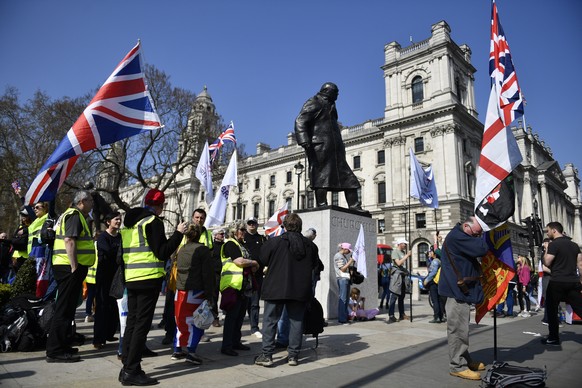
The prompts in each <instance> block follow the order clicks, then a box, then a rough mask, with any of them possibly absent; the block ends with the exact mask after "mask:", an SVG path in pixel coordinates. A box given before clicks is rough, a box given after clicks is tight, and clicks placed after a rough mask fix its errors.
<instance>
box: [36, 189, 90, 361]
mask: <svg viewBox="0 0 582 388" xmlns="http://www.w3.org/2000/svg"><path fill="white" fill-rule="evenodd" d="M92 208H93V199H92V198H91V194H90V193H89V192H88V191H85V190H81V191H78V192H76V193H75V196H74V197H73V204H72V207H70V208H69V209H67V210H66V211H65V212H64V213H63V214H62V215H61V217H60V218H59V220H58V221H57V224H56V226H55V230H56V238H55V245H54V250H53V259H52V261H53V275H54V278H55V280H56V282H57V291H58V296H57V301H56V304H55V313H54V317H53V319H52V322H51V327H50V329H49V334H48V339H47V343H46V361H47V362H77V361H80V360H81V358H80V357H79V356H78V355H76V353H77V352H78V349H76V348H72V347H71V346H70V342H69V341H70V340H69V338H70V337H68V336H67V333H68V332H69V330H70V328H71V322H72V321H73V320H74V319H75V310H76V308H77V301H78V300H79V295H80V293H81V290H82V287H83V280H84V279H85V277H86V276H87V271H88V269H89V267H91V266H92V265H93V264H94V263H95V247H94V245H93V236H92V235H91V229H90V228H89V224H88V222H87V219H88V218H89V212H90V211H91V209H92Z"/></svg>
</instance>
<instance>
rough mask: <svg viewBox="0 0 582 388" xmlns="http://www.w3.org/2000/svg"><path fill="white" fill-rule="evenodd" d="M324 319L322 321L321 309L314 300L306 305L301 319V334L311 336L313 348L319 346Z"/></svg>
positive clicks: (319, 304)
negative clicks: (313, 343)
mask: <svg viewBox="0 0 582 388" xmlns="http://www.w3.org/2000/svg"><path fill="white" fill-rule="evenodd" d="M325 326H326V325H325V319H323V308H322V307H321V303H319V301H318V300H317V299H315V298H313V299H311V301H310V302H309V303H307V308H306V309H305V316H304V317H303V334H311V335H312V336H313V337H314V338H315V348H314V349H317V346H319V338H318V336H319V334H320V333H323V328H324V327H325Z"/></svg>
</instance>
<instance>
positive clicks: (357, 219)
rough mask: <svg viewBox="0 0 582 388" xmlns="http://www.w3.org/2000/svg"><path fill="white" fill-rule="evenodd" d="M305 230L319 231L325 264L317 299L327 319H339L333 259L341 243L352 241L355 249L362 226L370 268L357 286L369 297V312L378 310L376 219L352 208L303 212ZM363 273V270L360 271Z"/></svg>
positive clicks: (316, 292) (367, 261) (320, 248)
mask: <svg viewBox="0 0 582 388" xmlns="http://www.w3.org/2000/svg"><path fill="white" fill-rule="evenodd" d="M298 213H299V216H300V217H301V219H302V220H303V230H304V231H305V230H307V229H308V228H315V230H316V231H317V238H316V239H315V241H314V242H315V244H316V245H317V247H318V248H319V257H320V259H321V261H322V262H323V264H324V265H325V269H324V271H323V272H322V273H321V281H319V282H318V283H317V288H316V289H315V297H316V298H317V300H319V301H320V303H321V305H322V307H323V313H324V315H325V317H326V318H327V319H329V318H331V319H333V318H337V305H338V287H337V281H336V276H335V269H334V262H333V256H334V255H335V254H336V253H337V252H338V248H337V246H338V244H340V243H342V242H348V243H350V244H352V247H353V246H355V244H356V240H357V239H358V234H359V232H360V225H363V226H364V236H365V243H366V269H367V271H368V274H367V275H368V276H367V278H366V279H365V280H364V282H363V283H361V284H358V285H353V286H352V287H357V288H359V289H360V291H361V293H362V296H364V297H365V298H366V305H365V307H366V309H370V308H375V307H378V275H377V265H376V262H377V261H376V229H375V224H374V220H373V219H372V217H371V216H370V215H369V213H366V214H364V215H362V214H361V213H358V212H354V211H351V210H348V209H344V208H340V207H336V206H326V207H321V208H316V209H314V210H300V211H299V212H298ZM360 272H362V271H360Z"/></svg>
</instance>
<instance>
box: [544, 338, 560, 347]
mask: <svg viewBox="0 0 582 388" xmlns="http://www.w3.org/2000/svg"><path fill="white" fill-rule="evenodd" d="M542 344H543V345H548V346H560V340H557V339H550V338H543V339H542Z"/></svg>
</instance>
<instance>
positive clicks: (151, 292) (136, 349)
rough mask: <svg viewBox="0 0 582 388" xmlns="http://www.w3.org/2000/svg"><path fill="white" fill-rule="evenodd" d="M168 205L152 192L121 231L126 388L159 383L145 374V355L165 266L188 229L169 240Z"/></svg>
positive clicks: (122, 375) (181, 226)
mask: <svg viewBox="0 0 582 388" xmlns="http://www.w3.org/2000/svg"><path fill="white" fill-rule="evenodd" d="M164 204H165V196H164V193H163V192H162V191H160V190H158V189H150V190H149V191H148V192H147V194H146V196H145V198H144V207H137V208H133V209H131V210H129V211H128V212H127V214H126V215H125V221H124V228H123V229H122V230H121V237H122V243H123V261H124V264H125V286H126V288H127V298H128V300H127V305H128V310H129V311H128V315H127V326H126V328H125V333H124V337H123V352H122V361H123V368H122V369H121V371H120V373H119V381H120V382H121V383H122V384H123V385H154V384H157V383H158V381H157V380H156V379H154V378H151V377H148V376H147V375H146V374H145V373H144V372H143V371H142V369H141V364H140V363H141V358H142V351H143V349H144V346H145V342H146V339H147V334H148V332H149V330H150V327H151V325H152V319H153V317H154V311H155V308H156V303H157V301H158V295H159V291H160V288H161V286H162V280H163V279H164V275H165V271H164V267H165V262H166V261H167V260H168V259H169V258H170V255H171V254H172V253H173V252H174V251H175V250H176V249H177V248H178V246H179V245H180V242H181V241H182V237H183V233H184V231H185V230H186V225H187V224H186V223H185V222H182V223H181V224H179V225H178V228H177V230H176V231H175V232H174V234H173V235H172V236H171V237H170V238H169V239H167V238H166V233H165V231H164V223H163V221H162V220H161V219H160V217H159V216H160V215H161V214H162V212H163V211H164Z"/></svg>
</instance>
